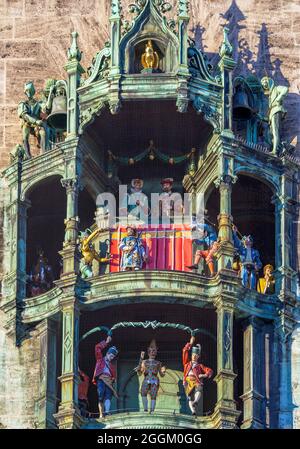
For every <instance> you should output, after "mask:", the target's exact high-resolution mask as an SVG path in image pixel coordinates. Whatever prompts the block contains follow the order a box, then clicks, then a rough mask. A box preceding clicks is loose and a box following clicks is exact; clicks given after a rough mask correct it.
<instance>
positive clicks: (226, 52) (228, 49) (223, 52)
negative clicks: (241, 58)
mask: <svg viewBox="0 0 300 449" xmlns="http://www.w3.org/2000/svg"><path fill="white" fill-rule="evenodd" d="M228 33H229V28H227V27H224V28H223V42H222V45H221V48H220V51H219V55H220V56H221V58H223V57H224V56H227V57H229V58H230V57H231V56H232V52H233V48H232V45H231V43H230V42H229V39H228Z"/></svg>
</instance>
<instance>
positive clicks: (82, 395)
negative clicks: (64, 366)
mask: <svg viewBox="0 0 300 449" xmlns="http://www.w3.org/2000/svg"><path fill="white" fill-rule="evenodd" d="M78 374H79V377H80V383H79V385H78V405H79V408H80V413H81V415H82V416H83V417H84V418H86V416H87V408H88V391H89V386H90V378H89V376H87V375H86V374H85V373H84V372H83V371H82V370H81V369H78Z"/></svg>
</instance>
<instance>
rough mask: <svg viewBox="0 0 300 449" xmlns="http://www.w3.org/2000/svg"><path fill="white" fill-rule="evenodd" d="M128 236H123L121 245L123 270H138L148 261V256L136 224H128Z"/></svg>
mask: <svg viewBox="0 0 300 449" xmlns="http://www.w3.org/2000/svg"><path fill="white" fill-rule="evenodd" d="M126 231H127V236H126V237H124V238H122V240H121V243H120V245H119V248H120V250H121V251H122V257H121V265H120V267H121V271H133V270H134V271H138V270H141V269H142V267H143V263H144V262H146V260H147V256H146V251H145V248H144V245H143V242H142V240H141V238H140V237H139V236H138V235H137V232H136V229H135V227H134V226H127V228H126Z"/></svg>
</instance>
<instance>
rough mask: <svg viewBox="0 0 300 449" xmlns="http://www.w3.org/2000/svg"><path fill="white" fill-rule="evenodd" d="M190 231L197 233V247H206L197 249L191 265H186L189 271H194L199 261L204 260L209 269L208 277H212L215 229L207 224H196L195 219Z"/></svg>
mask: <svg viewBox="0 0 300 449" xmlns="http://www.w3.org/2000/svg"><path fill="white" fill-rule="evenodd" d="M192 230H196V231H198V233H199V238H198V239H196V240H195V242H196V243H197V245H203V244H205V245H206V249H204V250H200V249H198V250H197V251H196V254H195V258H194V263H193V265H187V268H189V269H190V270H196V269H197V268H198V264H199V262H200V260H201V259H205V262H206V264H207V266H208V268H209V272H210V276H214V274H215V268H214V256H215V253H216V252H217V250H218V247H219V245H218V237H217V233H216V231H215V229H214V228H213V226H212V225H210V224H207V223H198V222H197V221H196V220H195V218H194V219H193V222H192Z"/></svg>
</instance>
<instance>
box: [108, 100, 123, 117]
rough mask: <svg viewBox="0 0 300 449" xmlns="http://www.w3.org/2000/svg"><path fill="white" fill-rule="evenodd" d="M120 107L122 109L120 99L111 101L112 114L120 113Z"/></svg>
mask: <svg viewBox="0 0 300 449" xmlns="http://www.w3.org/2000/svg"><path fill="white" fill-rule="evenodd" d="M120 109H121V101H120V100H117V101H111V102H110V103H109V110H110V112H111V114H112V115H115V114H118V113H119V112H120Z"/></svg>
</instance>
